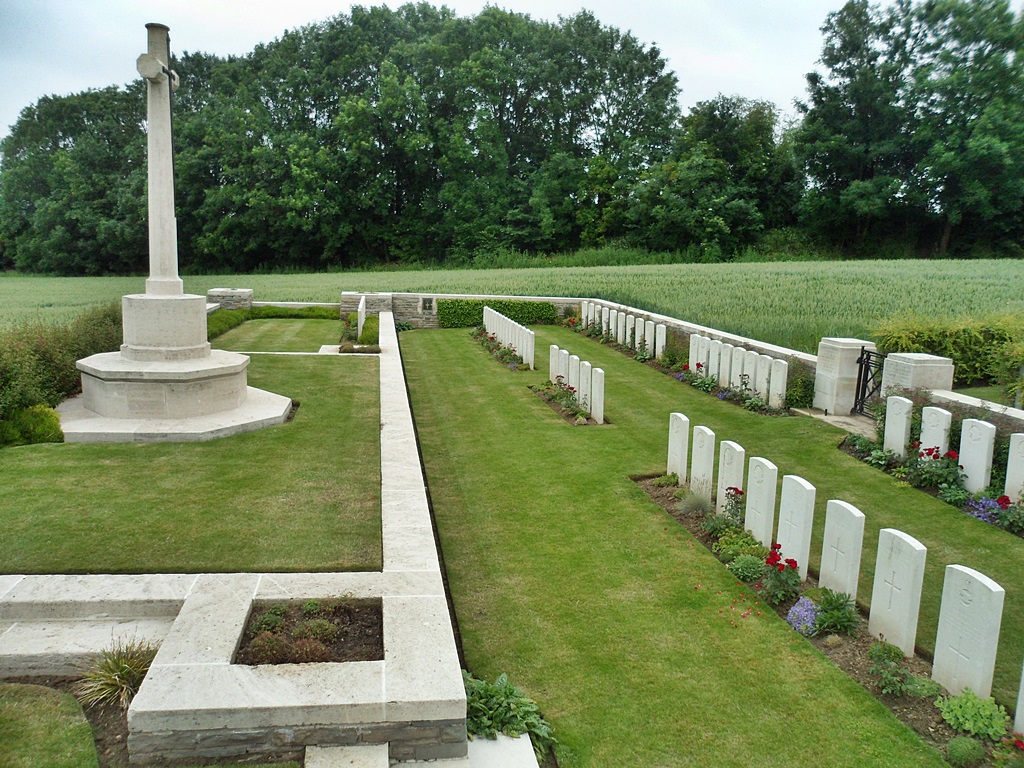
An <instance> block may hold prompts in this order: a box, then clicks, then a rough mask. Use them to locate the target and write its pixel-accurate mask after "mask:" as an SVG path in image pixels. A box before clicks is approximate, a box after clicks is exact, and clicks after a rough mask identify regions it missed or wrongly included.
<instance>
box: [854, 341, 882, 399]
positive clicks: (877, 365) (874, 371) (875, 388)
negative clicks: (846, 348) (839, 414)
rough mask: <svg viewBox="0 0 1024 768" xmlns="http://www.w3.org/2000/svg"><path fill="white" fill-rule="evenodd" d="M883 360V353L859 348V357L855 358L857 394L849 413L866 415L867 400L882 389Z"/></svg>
mask: <svg viewBox="0 0 1024 768" xmlns="http://www.w3.org/2000/svg"><path fill="white" fill-rule="evenodd" d="M847 359H849V358H847ZM884 362H885V355H883V354H881V353H880V352H872V351H871V350H870V349H868V348H867V347H861V348H860V357H858V358H857V365H858V368H857V394H856V396H855V398H854V401H853V410H852V411H851V413H860V414H864V415H867V409H866V407H865V406H866V405H867V403H868V401H869V400H871V398H873V397H877V396H878V395H879V393H880V392H881V391H882V364H883V363H884Z"/></svg>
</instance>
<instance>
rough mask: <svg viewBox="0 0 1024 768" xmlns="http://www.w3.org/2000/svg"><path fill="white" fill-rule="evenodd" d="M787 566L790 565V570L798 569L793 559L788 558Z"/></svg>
mask: <svg viewBox="0 0 1024 768" xmlns="http://www.w3.org/2000/svg"><path fill="white" fill-rule="evenodd" d="M786 565H788V566H789V567H790V568H793V569H794V570H795V569H796V567H797V565H796V560H794V559H793V558H792V557H787V558H786Z"/></svg>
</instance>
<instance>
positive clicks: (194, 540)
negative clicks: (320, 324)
mask: <svg viewBox="0 0 1024 768" xmlns="http://www.w3.org/2000/svg"><path fill="white" fill-rule="evenodd" d="M279 322H282V323H284V322H291V321H279ZM249 383H250V384H251V385H252V386H255V387H260V388H263V389H267V390H270V391H272V392H276V393H279V394H283V395H287V396H289V397H292V398H293V399H295V400H297V401H299V402H300V404H301V405H300V407H299V410H298V412H297V414H296V417H295V420H294V421H293V422H291V423H289V424H284V425H281V426H277V427H271V428H268V429H263V430H259V431H257V432H250V433H247V434H242V435H235V436H232V437H228V438H223V439H220V440H213V441H210V442H203V443H158V444H86V443H75V444H50V445H32V446H24V447H19V448H7V449H4V451H3V457H2V461H0V528H2V530H3V531H4V535H3V537H0V571H2V572H4V573H147V572H186V573H188V572H210V571H298V572H305V571H335V570H374V569H378V568H380V564H381V560H380V557H381V555H380V472H379V466H380V461H379V456H380V437H379V436H380V429H379V421H380V419H379V397H378V367H377V361H376V360H375V359H372V358H338V357H328V356H313V355H310V356H287V357H277V356H273V357H271V356H263V355H260V356H254V357H253V358H252V360H251V363H250V366H249Z"/></svg>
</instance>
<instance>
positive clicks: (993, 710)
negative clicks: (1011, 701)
mask: <svg viewBox="0 0 1024 768" xmlns="http://www.w3.org/2000/svg"><path fill="white" fill-rule="evenodd" d="M935 706H937V707H938V708H939V711H940V712H942V719H943V720H945V721H946V722H947V723H949V725H950V727H951V728H952V729H953V730H955V731H963V732H964V733H969V734H971V735H972V736H984V737H985V738H988V739H991V740H992V741H1001V740H1002V738H1003V737H1004V736H1005V735H1006V731H1007V729H1008V728H1009V725H1010V718H1009V716H1008V715H1007V714H1006V710H1005V709H1004V708H1003V707H1002V705H1000V704H996V700H995V699H994V698H992V697H991V696H989V697H988V698H987V699H983V698H981V697H980V696H978V695H977V694H976V693H974V691H972V690H971V689H970V688H965V689H964V692H963V693H961V694H960V695H959V696H940V697H939V698H937V699H936V700H935Z"/></svg>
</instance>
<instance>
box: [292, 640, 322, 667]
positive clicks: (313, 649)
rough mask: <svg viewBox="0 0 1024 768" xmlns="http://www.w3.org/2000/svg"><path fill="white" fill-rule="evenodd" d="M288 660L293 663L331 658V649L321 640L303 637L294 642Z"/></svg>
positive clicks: (306, 662)
mask: <svg viewBox="0 0 1024 768" xmlns="http://www.w3.org/2000/svg"><path fill="white" fill-rule="evenodd" d="M288 660H289V661H291V662H292V663H293V664H312V663H317V662H324V661H330V660H331V649H330V648H328V647H327V646H326V645H324V644H323V643H322V642H320V641H319V640H314V639H313V638H311V637H303V638H300V639H298V640H296V641H295V642H294V643H292V646H291V651H290V653H289V656H288Z"/></svg>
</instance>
